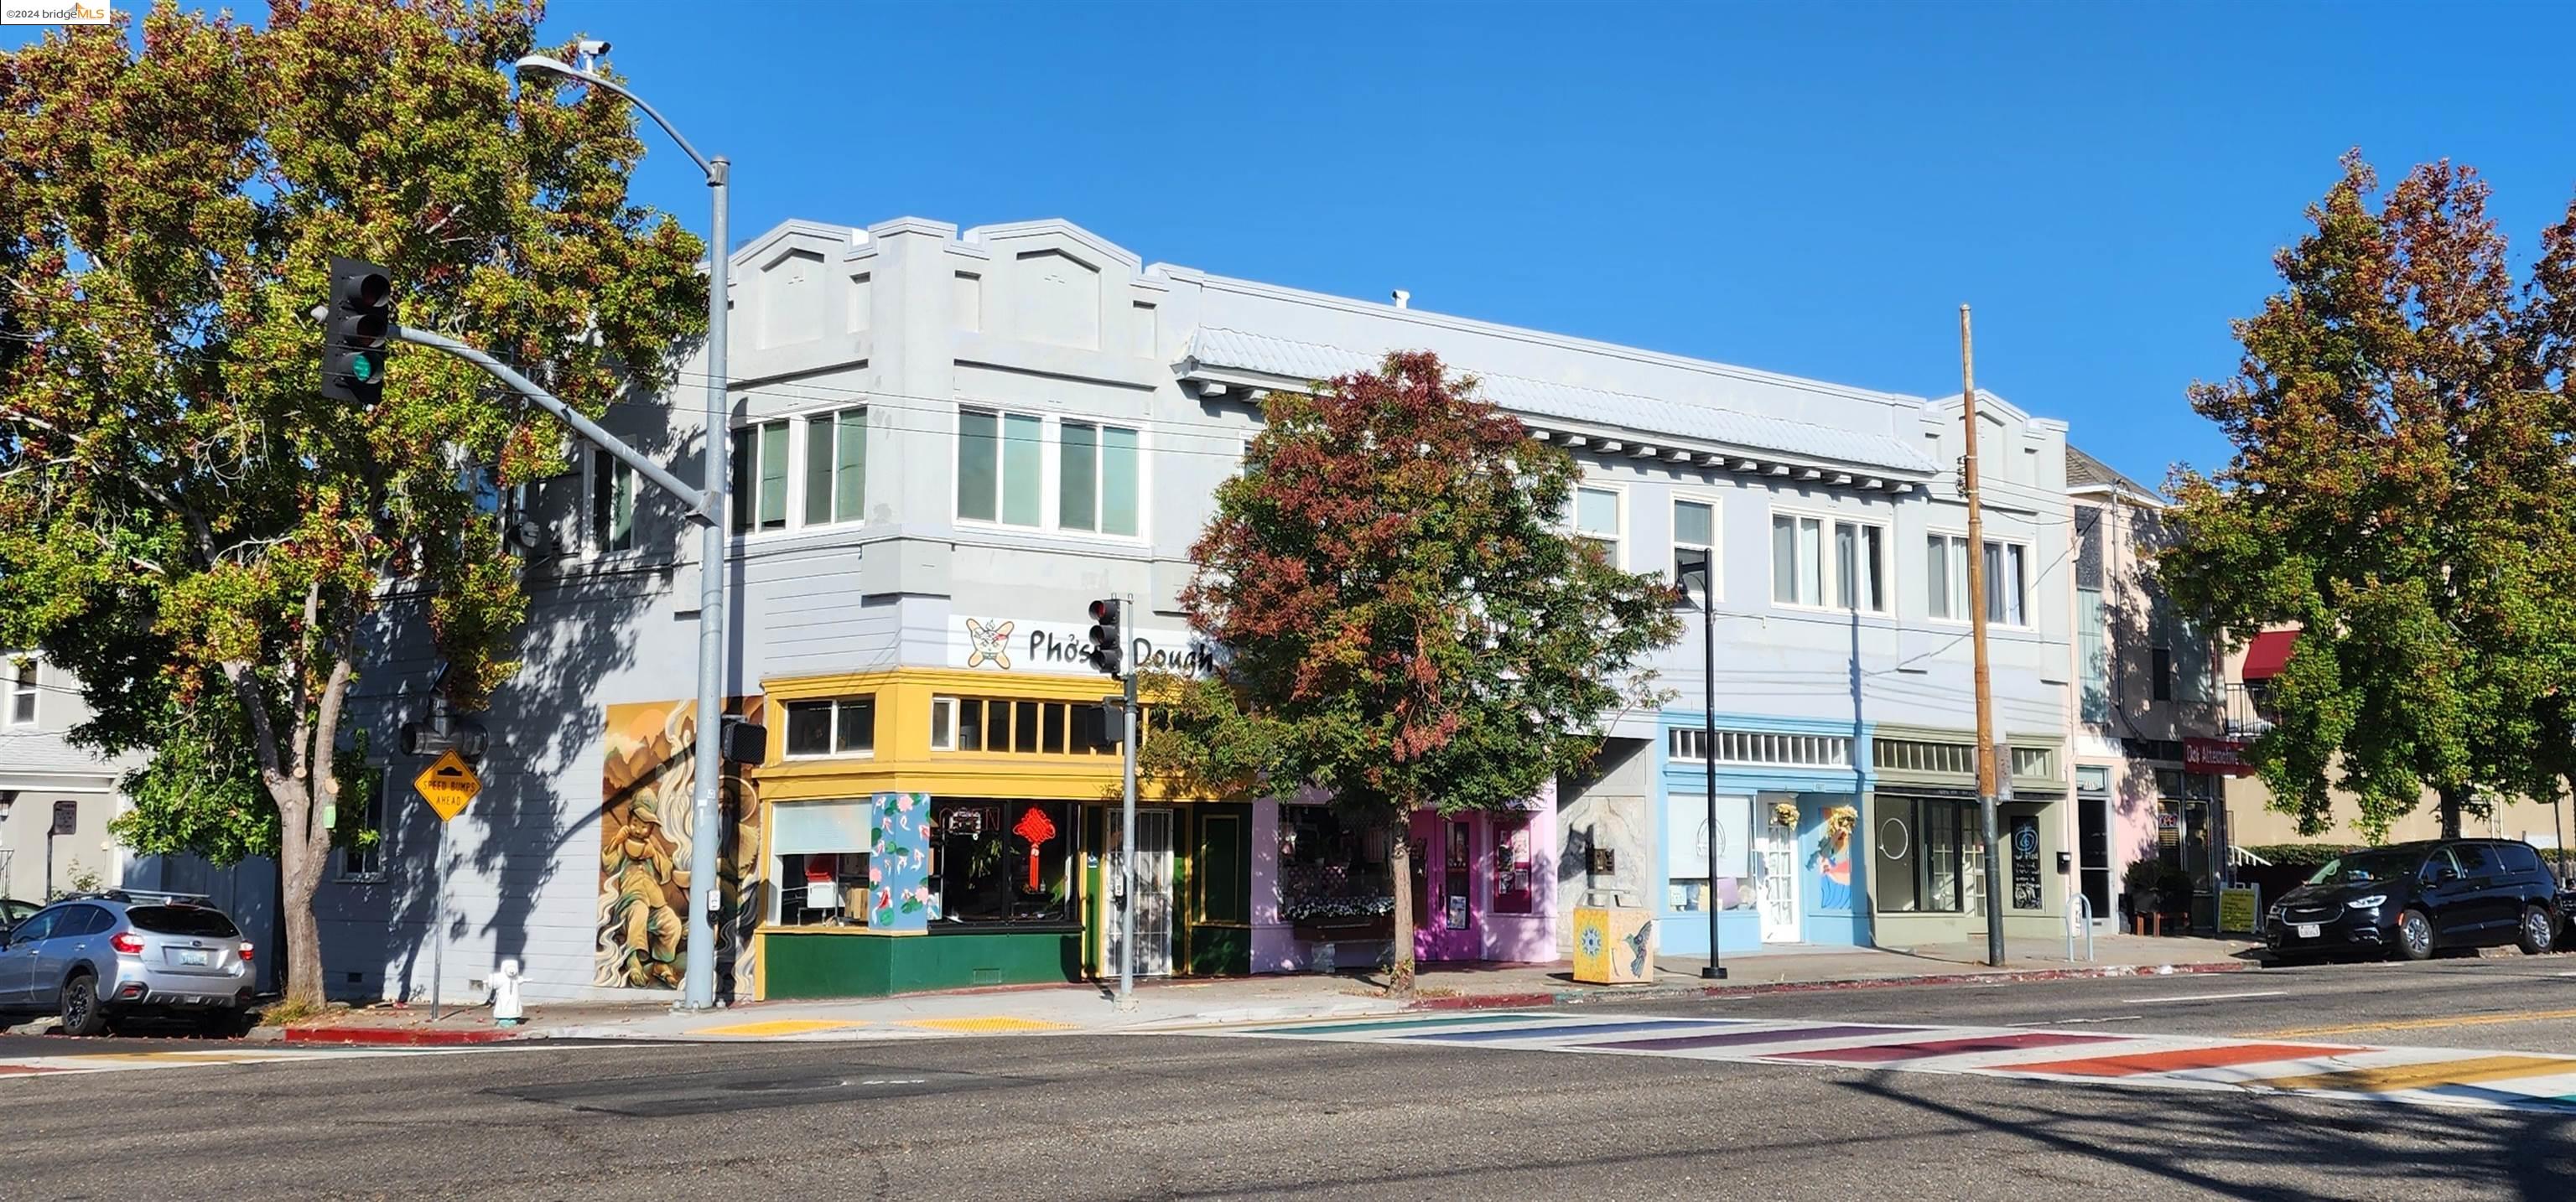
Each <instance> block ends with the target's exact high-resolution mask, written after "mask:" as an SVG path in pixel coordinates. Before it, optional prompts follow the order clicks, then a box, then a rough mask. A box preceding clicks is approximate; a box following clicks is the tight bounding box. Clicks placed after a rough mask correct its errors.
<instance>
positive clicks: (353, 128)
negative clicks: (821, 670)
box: [0, 0, 705, 1003]
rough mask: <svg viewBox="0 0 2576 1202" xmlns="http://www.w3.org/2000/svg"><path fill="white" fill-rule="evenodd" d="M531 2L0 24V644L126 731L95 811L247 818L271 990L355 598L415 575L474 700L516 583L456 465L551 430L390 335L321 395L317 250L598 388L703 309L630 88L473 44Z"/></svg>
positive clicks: (314, 997)
mask: <svg viewBox="0 0 2576 1202" xmlns="http://www.w3.org/2000/svg"><path fill="white" fill-rule="evenodd" d="M539 15H540V14H539V10H538V8H537V6H536V5H534V4H532V3H524V2H520V0H498V2H497V3H490V4H484V3H471V2H468V0H420V2H417V3H401V4H393V3H383V2H381V0H277V2H276V3H274V4H272V6H271V8H270V11H269V14H268V20H267V23H266V25H265V27H253V26H250V25H245V24H241V23H237V22H235V21H233V20H231V19H230V18H228V17H220V16H218V17H213V18H208V17H205V16H203V15H198V14H182V13H180V12H179V11H178V10H177V9H176V8H175V7H174V6H173V5H171V4H169V3H163V4H161V5H159V6H157V7H155V8H154V9H153V10H152V11H151V13H150V14H149V15H147V16H145V17H144V18H143V19H142V21H143V28H142V37H141V40H140V44H139V45H137V44H136V43H135V42H134V41H133V40H132V39H131V38H130V37H129V33H130V30H129V28H128V27H127V26H125V25H124V24H122V23H120V24H118V25H116V26H113V27H110V28H103V29H84V30H74V31H72V32H70V33H69V34H68V35H60V34H57V35H50V36H48V37H47V38H46V39H45V40H43V41H41V42H39V43H36V44H34V45H31V46H28V47H26V48H24V49H22V50H19V51H17V52H14V53H12V54H10V55H8V56H7V57H6V58H5V59H0V197H5V198H6V199H0V218H5V219H6V220H7V222H8V228H6V229H0V273H5V274H0V297H5V298H7V299H6V301H5V309H6V312H5V316H0V332H5V333H6V334H7V336H8V338H9V339H10V341H11V342H12V343H13V344H14V346H13V352H12V356H11V357H8V358H0V367H5V374H0V615H5V617H0V622H5V623H7V629H4V630H0V643H33V644H36V645H39V646H41V647H42V648H43V649H44V651H45V653H46V654H47V655H48V656H49V657H50V658H51V659H53V660H54V661H55V662H57V663H60V664H62V665H63V666H64V667H66V668H69V669H71V670H73V671H75V672H77V673H78V674H79V676H80V678H81V680H82V682H83V685H84V688H85V690H86V691H87V692H88V694H89V696H90V698H91V700H92V701H93V703H94V704H95V705H96V708H97V710H98V718H97V720H96V721H94V722H92V723H90V724H88V725H87V726H86V727H85V728H84V729H83V730H81V731H80V732H78V733H79V735H80V737H82V738H83V739H85V740H87V741H88V742H90V743H91V744H92V745H94V746H97V747H99V748H101V749H103V750H105V751H109V752H123V751H126V750H131V749H141V750H145V751H149V752H152V753H153V755H152V759H151V762H150V763H149V765H148V766H147V767H145V768H144V769H142V770H141V772H140V773H138V774H137V776H136V777H135V779H134V780H133V781H132V782H131V784H132V787H133V788H134V790H135V795H136V799H137V802H138V810H137V815H136V816H135V817H132V818H130V819H129V820H128V821H127V822H126V824H125V825H124V827H123V828H122V833H123V835H124V837H126V838H127V839H129V840H131V841H133V842H134V843H135V844H136V845H137V846H139V847H143V848H146V849H149V850H157V851H175V850H192V851H197V852H201V853H204V854H207V855H209V856H212V857H214V858H216V859H219V860H220V859H230V858H234V857H238V856H241V855H246V854H252V853H255V852H266V851H271V850H274V851H275V853H276V854H277V855H278V857H279V862H280V869H281V876H282V879H283V883H284V897H283V898H282V899H281V910H282V912H283V914H284V916H285V920H286V933H287V949H286V968H287V974H288V982H289V996H290V998H291V999H292V1000H295V1001H300V1002H306V1003H318V1002H319V1001H320V1000H321V996H322V979H323V978H322V971H321V950H320V944H319V935H318V929H317V925H316V923H315V920H314V914H313V908H312V899H313V895H314V891H315V889H316V887H317V886H318V885H319V883H320V881H321V879H322V874H323V870H324V866H325V863H326V862H327V859H328V853H329V850H330V847H331V844H332V841H333V830H332V828H333V826H334V825H335V819H336V818H340V817H342V816H344V815H345V814H347V813H348V812H349V810H348V809H347V808H346V807H343V806H341V805H338V804H336V803H339V802H342V801H344V800H346V798H345V796H344V794H343V792H342V790H343V789H344V788H345V787H346V782H350V781H355V780H371V779H372V777H371V776H370V775H369V774H368V773H367V772H366V771H364V769H365V765H364V764H363V763H355V764H353V763H352V762H351V761H353V760H360V759H363V755H364V752H363V749H362V747H361V746H360V745H358V744H357V743H356V741H355V740H354V739H353V737H352V736H351V734H350V732H347V731H344V730H343V725H344V722H343V716H344V706H345V705H346V702H347V700H348V697H349V690H350V686H351V684H352V682H353V681H354V680H355V679H356V677H357V673H358V671H359V668H360V666H361V665H362V664H363V663H364V662H366V661H367V660H368V658H369V654H370V650H371V648H370V646H369V641H370V640H371V639H375V638H380V637H383V633H382V632H383V625H382V622H381V621H380V620H377V618H376V615H378V614H379V611H380V609H381V607H382V606H384V605H385V604H386V603H387V601H388V599H396V598H398V599H403V600H406V601H408V602H412V603H414V604H416V609H411V610H408V611H407V612H416V613H418V614H419V615H422V617H423V618H424V619H425V621H426V624H427V626H428V628H429V631H430V633H431V634H432V635H433V636H434V637H435V639H436V641H437V645H438V649H439V651H440V653H441V654H442V655H443V656H444V658H445V660H446V662H447V664H448V670H447V672H446V675H445V677H444V681H445V688H446V689H447V691H448V693H449V695H450V698H451V700H453V701H454V702H456V703H457V704H458V705H459V706H461V707H463V708H466V709H473V708H476V707H478V706H480V705H482V704H484V703H485V702H486V700H487V698H488V695H489V694H490V692H491V691H492V690H493V689H494V688H496V687H498V686H500V685H501V684H502V682H504V681H505V680H507V679H508V678H509V677H510V675H511V673H512V672H513V670H514V669H515V668H516V666H517V665H516V663H515V662H514V661H513V660H512V658H511V656H510V643H511V639H512V636H513V630H514V628H515V627H516V626H517V624H518V623H519V622H520V621H521V619H522V617H523V615H524V613H525V608H526V602H525V598H524V596H523V594H522V592H521V590H520V584H519V579H518V570H517V569H518V565H517V563H516V561H515V559H514V558H512V557H511V556H509V555H508V554H506V553H505V551H504V549H503V547H502V543H501V539H500V532H499V530H498V528H497V523H496V522H495V521H494V520H492V517H491V515H490V514H489V513H488V512H485V511H484V510H483V508H482V507H481V506H480V505H479V504H478V501H477V495H478V493H481V494H484V495H488V494H489V488H490V485H492V484H494V483H497V484H498V485H501V486H508V485H513V484H517V483H520V482H523V481H526V480H528V479H531V478H533V477H536V476H539V475H543V474H548V473H551V472H553V471H556V470H559V468H560V467H561V466H562V464H561V460H562V457H563V454H564V450H563V447H564V441H563V440H564V431H563V430H562V429H561V428H560V427H559V426H558V425H556V424H555V423H554V422H553V420H552V419H551V418H548V417H546V416H545V415H543V414H542V413H539V412H537V411H535V410H532V409H528V408H524V407H522V405H521V403H520V402H518V401H517V400H516V399H515V398H512V397H509V396H507V395H505V394H503V393H502V392H500V391H498V390H496V389H494V388H493V387H492V386H491V385H490V384H489V382H488V381H487V380H485V379H484V378H483V377H481V376H480V375H479V374H478V373H476V372H475V371H474V370H473V369H471V368H470V367H467V366H465V365H463V364H461V363H457V362H454V361H452V360H448V359H446V358H445V357H443V356H438V355H434V354H430V353H427V352H420V351H403V352H398V353H396V354H395V356H394V357H393V364H392V369H391V371H390V372H389V373H388V384H387V386H386V389H385V394H384V398H383V400H382V401H381V402H380V403H377V404H375V405H373V406H357V405H349V404H344V403H340V402H334V401H330V400H326V399H324V398H323V397H322V396H321V395H320V393H319V390H318V387H317V385H318V377H319V353H318V352H319V343H320V336H319V328H318V326H317V325H316V324H315V322H314V321H313V320H312V319H311V318H310V316H309V315H308V311H309V310H311V309H312V308H313V307H314V306H316V305H318V304H320V303H321V302H322V301H323V299H324V297H325V295H326V293H327V291H328V288H327V281H326V278H325V273H326V264H327V260H328V258H329V256H330V255H332V254H334V253H340V254H349V255H354V256H358V257H362V258H367V259H371V260H374V261H376V262H379V263H383V264H385V265H386V266H387V267H388V268H389V269H390V270H391V271H392V274H393V277H394V279H395V281H396V284H397V288H398V290H399V291H398V292H397V296H396V300H397V304H398V306H399V311H400V319H401V320H402V321H403V322H404V323H405V324H407V325H412V326H418V327H422V328H428V329H439V330H444V331H447V332H449V333H451V334H453V335H455V336H458V337H461V338H464V339H466V340H468V341H471V342H474V343H476V344H478V345H481V346H483V347H485V348H486V349H489V350H491V351H492V352H493V353H494V354H496V355H498V356H500V357H502V358H504V359H507V360H511V361H513V362H514V363H515V364H517V365H518V366H519V367H521V369H522V370H524V371H526V372H527V373H528V374H529V375H531V376H534V377H535V378H537V379H538V380H539V381H540V382H542V383H544V384H545V385H546V386H547V387H548V388H550V389H551V390H552V391H553V392H554V393H555V394H556V395H558V396H561V397H563V398H564V399H565V400H567V401H569V402H571V403H573V404H575V405H577V406H579V407H581V408H582V409H584V410H586V411H588V412H591V413H594V414H595V413H598V412H600V411H602V410H603V409H604V408H605V407H606V406H607V404H608V403H609V402H610V400H611V399H612V398H614V397H616V396H618V395H620V394H621V393H623V392H624V391H626V390H627V389H629V388H632V387H644V388H654V387H658V386H660V385H661V384H662V383H664V382H665V377H667V375H668V373H669V372H670V370H671V368H672V356H673V352H674V346H675V343H682V342H684V340H687V339H690V338H692V337H696V336H701V335H702V334H703V318H702V316H701V314H702V312H703V307H704V298H705V283H704V279H703V277H702V276H701V275H700V273H699V272H698V271H697V270H696V262H697V260H698V259H699V257H700V256H701V255H702V254H703V253H704V248H703V247H702V246H701V245H700V244H699V242H698V241H697V240H696V239H695V238H694V237H692V236H691V235H689V234H688V233H687V232H686V231H685V230H683V229H682V228H680V227H679V226H678V225H677V224H676V223H674V222H671V221H668V220H665V219H663V218H662V217H661V215H659V214H656V213H654V212H651V211H650V210H647V209H645V208H642V207H640V206H637V205H635V204H634V203H632V202H631V201H630V200H629V199H628V197H627V177H628V173H629V171H630V170H631V169H632V168H633V166H634V164H635V163H636V161H637V159H638V158H639V157H640V156H641V154H642V153H643V150H642V145H641V144H640V143H639V142H638V141H637V139H636V137H635V131H634V126H633V121H634V118H633V115H632V113H631V110H629V109H628V108H627V107H626V106H625V105H623V104H619V103H615V102H614V101H613V100H612V101H603V102H585V103H565V102H563V100H561V99H559V98H558V96H557V95H556V94H555V93H554V92H553V91H552V90H550V89H546V88H534V89H529V90H526V91H521V92H517V93H516V94H514V93H513V89H512V88H511V85H510V82H509V80H508V78H507V77H506V76H505V75H504V74H503V72H502V68H503V67H504V66H505V65H506V64H508V63H509V62H511V61H512V60H513V59H515V58H517V57H518V56H520V55H522V54H525V53H527V52H529V51H530V50H532V49H534V48H535V47H534V34H535V29H536V25H537V20H538V17H539ZM122 20H123V18H120V22H122ZM468 478H474V479H477V480H479V482H480V483H481V484H482V485H483V487H481V488H469V487H464V486H462V483H461V482H462V481H464V480H466V479H468ZM339 824H340V825H346V823H345V821H343V822H341V823H339Z"/></svg>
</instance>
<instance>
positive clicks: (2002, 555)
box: [1923, 534, 2030, 626]
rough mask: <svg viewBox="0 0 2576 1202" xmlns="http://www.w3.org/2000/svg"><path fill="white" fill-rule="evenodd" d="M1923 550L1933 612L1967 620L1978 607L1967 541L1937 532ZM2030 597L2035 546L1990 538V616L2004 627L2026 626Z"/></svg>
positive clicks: (1927, 593) (2028, 620)
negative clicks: (1972, 602) (1973, 605)
mask: <svg viewBox="0 0 2576 1202" xmlns="http://www.w3.org/2000/svg"><path fill="white" fill-rule="evenodd" d="M1925 542H1926V546H1925V550H1924V561H1923V562H1924V566H1925V585H1926V587H1925V595H1926V604H1927V605H1928V607H1929V609H1930V612H1931V615H1932V616H1933V617H1935V618H1940V619H1943V620H1945V621H1951V622H1965V621H1967V620H1968V615H1969V614H1970V613H1971V612H1973V611H1972V610H1971V609H1970V608H1969V598H1968V540H1967V539H1965V538H1962V537H1960V536H1958V535H1955V534H1935V535H1931V536H1929V537H1928V538H1927V539H1926V540H1925ZM2029 599H2030V548H2028V547H2025V546H2023V545H2021V544H2020V543H2004V542H1995V541H1993V540H1991V539H1990V540H1988V541H1987V543H1986V620H1987V621H1988V622H1992V623H1995V624H1996V625H2000V626H2027V625H2029V624H2030V617H2029V611H2028V605H2029Z"/></svg>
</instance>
